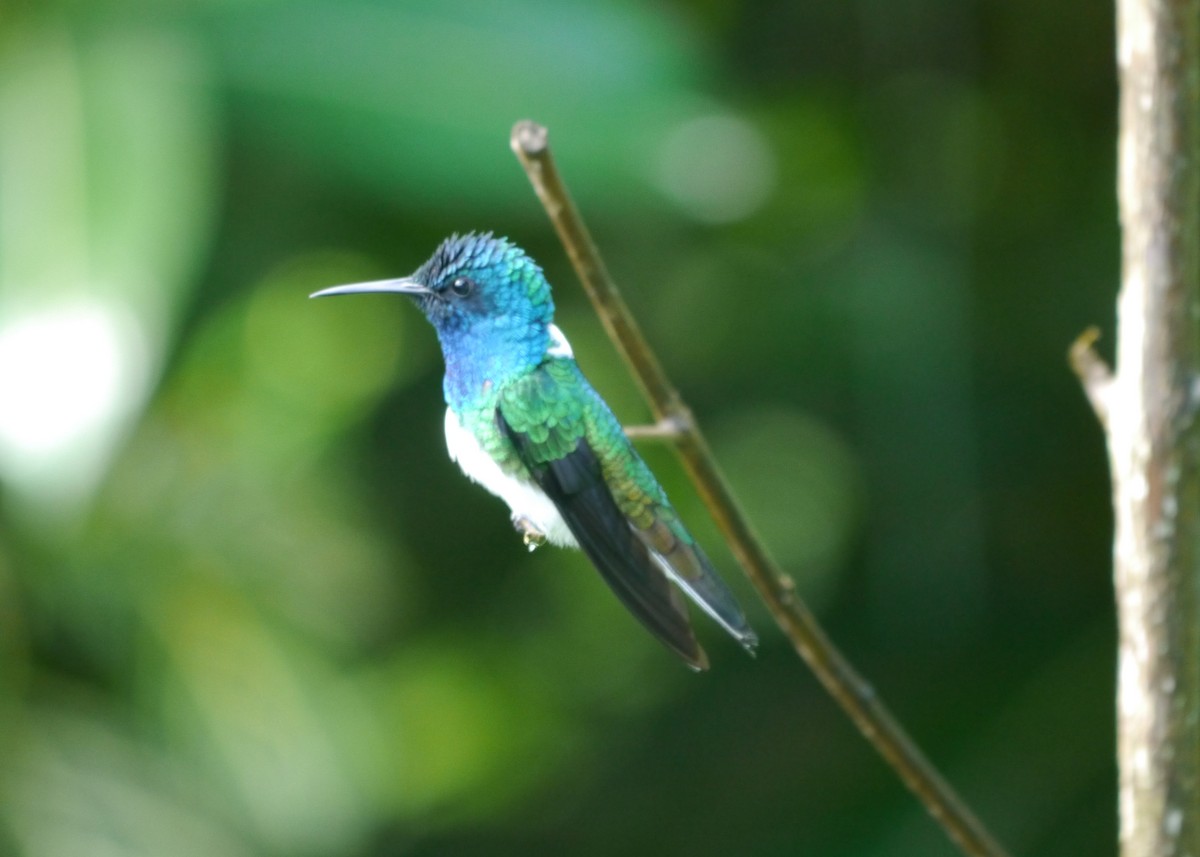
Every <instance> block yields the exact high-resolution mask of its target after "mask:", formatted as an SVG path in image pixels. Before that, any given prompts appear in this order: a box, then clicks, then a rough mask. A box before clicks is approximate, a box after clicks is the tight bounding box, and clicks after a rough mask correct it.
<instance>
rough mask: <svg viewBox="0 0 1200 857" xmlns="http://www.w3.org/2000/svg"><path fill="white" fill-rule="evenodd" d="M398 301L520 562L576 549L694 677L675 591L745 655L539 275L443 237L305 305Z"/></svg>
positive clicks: (526, 264) (495, 244)
mask: <svg viewBox="0 0 1200 857" xmlns="http://www.w3.org/2000/svg"><path fill="white" fill-rule="evenodd" d="M364 293H389V294H399V295H405V296H406V297H408V298H410V299H411V300H412V301H414V302H415V303H416V305H417V306H418V307H419V308H420V310H421V311H422V313H424V315H425V318H427V319H428V320H429V322H430V323H431V324H432V325H433V328H434V330H435V331H436V332H437V337H438V341H439V343H440V345H441V348H442V356H443V357H444V358H445V365H446V372H445V377H444V379H443V382H442V389H443V392H444V394H445V400H446V406H447V407H446V417H445V431H446V447H447V449H448V450H449V452H450V458H451V459H452V460H454V461H456V462H457V463H458V465H459V466H460V467H461V468H462V470H463V472H464V473H465V474H466V475H467V476H468V477H469V478H470V479H471V480H473V481H474V482H477V483H479V484H480V485H482V486H483V487H484V488H486V489H487V490H488V491H490V492H491V493H492V494H494V495H496V496H497V497H499V498H500V499H502V500H503V501H504V502H505V503H506V504H508V507H509V510H510V512H511V517H512V522H513V526H514V528H515V529H516V530H517V533H518V534H519V535H521V536H522V537H523V539H524V542H525V544H526V545H527V546H528V547H529V549H530V550H533V549H534V548H536V547H537V546H538V545H541V544H544V543H546V542H549V543H550V544H553V545H558V546H562V547H569V548H580V549H582V550H583V552H584V554H586V555H587V557H588V559H589V560H591V562H592V564H593V565H594V566H595V567H596V570H597V571H599V573H600V576H601V577H602V578H603V579H604V581H605V583H607V584H608V586H609V587H610V588H611V589H612V591H613V592H614V593H615V594H616V596H617V598H618V599H619V600H620V601H621V603H622V604H624V605H625V607H626V608H627V609H628V610H629V611H630V612H631V613H632V614H633V615H634V616H635V617H636V618H637V619H638V620H639V621H640V622H641V623H642V625H644V626H645V627H646V628H647V629H648V630H649V631H650V632H651V633H652V634H653V635H654V636H655V637H657V638H658V640H659V641H661V642H662V643H663V644H664V645H665V646H666V647H667V648H669V649H670V650H671V651H673V652H674V653H675V654H676V655H678V656H679V657H680V658H682V659H683V661H684V662H685V663H686V664H687V665H688V666H690V667H691V668H692V669H694V670H704V669H707V668H708V656H707V655H706V654H705V652H704V649H702V648H701V647H700V644H699V643H698V642H697V640H696V636H695V633H694V631H693V629H692V624H691V619H690V616H689V613H688V608H687V603H686V601H685V600H684V598H683V597H682V596H681V594H680V593H681V592H682V593H683V594H684V595H686V596H687V597H688V598H690V599H691V600H692V601H694V602H695V603H696V604H697V605H698V606H699V607H700V608H701V609H702V610H703V611H704V612H705V613H707V614H708V615H709V616H711V617H712V618H713V619H714V620H716V622H717V624H719V625H720V626H721V627H722V628H724V629H725V630H726V631H727V632H728V633H729V634H730V635H731V636H733V638H734V639H735V640H737V641H738V642H739V643H741V644H742V646H743V647H744V648H745V649H746V650H747V651H749V652H750V653H751V654H753V652H754V647H755V646H756V645H757V643H758V638H757V636H756V635H755V633H754V631H753V630H752V629H751V627H750V625H749V623H748V622H747V621H746V616H745V614H744V613H743V612H742V609H741V607H740V606H739V605H738V602H737V600H736V599H735V598H734V596H733V593H732V592H730V590H729V588H728V587H727V586H726V584H725V582H724V581H723V580H722V579H721V577H720V575H719V574H718V573H717V571H716V569H715V568H714V567H713V564H712V563H711V562H710V561H709V559H708V557H706V556H705V554H704V551H703V550H702V549H701V548H700V545H699V544H698V543H697V542H696V540H695V539H694V538H693V537H692V535H691V533H689V532H688V530H687V528H686V527H684V525H683V522H682V521H681V520H680V518H679V514H678V513H677V512H676V511H675V509H674V507H673V506H672V505H671V503H670V501H669V500H668V499H667V495H666V492H664V491H663V489H662V486H661V485H659V483H658V480H657V479H655V478H654V474H653V473H651V472H650V468H649V467H647V466H646V463H645V462H644V461H643V460H642V458H641V456H639V455H638V453H637V451H636V450H635V449H634V447H633V444H632V443H630V441H629V439H628V438H627V437H626V435H625V432H624V430H623V429H622V427H621V423H620V422H619V421H618V420H617V417H616V416H615V415H614V414H613V412H612V410H611V409H610V408H609V407H608V405H607V404H606V403H605V402H604V400H603V399H602V398H601V397H600V395H599V394H598V393H597V392H596V391H595V390H594V389H593V388H592V385H591V384H589V383H588V381H587V379H586V378H585V377H584V375H583V373H582V372H581V371H580V369H579V365H578V364H577V363H576V361H575V355H574V353H573V352H572V350H571V346H570V344H569V343H568V342H567V338H566V336H564V335H563V332H562V331H561V330H560V329H559V328H558V326H557V325H556V324H555V323H554V301H553V299H552V298H551V295H550V284H549V283H548V282H547V280H546V277H545V276H544V275H543V273H542V269H541V268H540V267H539V266H538V265H537V263H536V262H534V261H533V259H531V258H530V257H529V256H528V255H526V254H525V252H524V251H522V250H521V249H520V248H519V247H517V246H516V245H515V244H513V243H511V242H509V241H508V240H507V239H504V238H498V237H495V236H493V235H492V234H491V233H468V234H466V235H452V236H451V237H450V238H447V239H446V240H445V241H443V242H442V243H441V245H440V246H439V247H438V248H437V250H436V251H435V252H434V254H433V255H432V256H431V257H430V258H429V259H428V260H427V261H426V262H425V263H424V264H423V265H421V266H420V267H419V268H417V270H416V272H415V273H413V274H412V275H411V276H408V277H401V278H399V279H392V280H376V281H372V282H366V283H353V284H351V285H345V286H334V287H333V288H328V289H322V290H321V291H318V292H315V293H314V294H313V295H311V297H326V296H330V295H348V294H364Z"/></svg>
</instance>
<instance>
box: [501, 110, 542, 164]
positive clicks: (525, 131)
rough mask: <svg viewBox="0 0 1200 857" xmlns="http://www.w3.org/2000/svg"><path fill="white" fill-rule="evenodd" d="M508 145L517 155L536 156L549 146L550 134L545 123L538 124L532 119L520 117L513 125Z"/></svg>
mask: <svg viewBox="0 0 1200 857" xmlns="http://www.w3.org/2000/svg"><path fill="white" fill-rule="evenodd" d="M509 145H510V146H512V150H513V151H514V152H516V154H517V155H518V156H522V155H523V156H525V157H531V158H532V157H537V156H539V155H542V154H544V153H545V151H546V149H547V148H548V147H549V145H550V134H549V132H547V131H546V126H545V125H539V124H538V123H537V122H534V121H533V120H532V119H522V120H521V121H520V122H518V123H517V124H516V125H513V129H512V136H511V137H509Z"/></svg>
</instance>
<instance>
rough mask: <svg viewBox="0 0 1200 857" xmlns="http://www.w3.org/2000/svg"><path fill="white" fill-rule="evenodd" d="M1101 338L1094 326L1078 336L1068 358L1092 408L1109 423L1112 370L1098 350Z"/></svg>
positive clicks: (1102, 421)
mask: <svg viewBox="0 0 1200 857" xmlns="http://www.w3.org/2000/svg"><path fill="white" fill-rule="evenodd" d="M1099 339H1100V328H1098V327H1095V326H1092V327H1089V328H1088V329H1087V330H1085V331H1084V332H1083V333H1081V334H1079V336H1078V337H1076V339H1075V341H1074V342H1072V343H1071V349H1070V351H1069V352H1068V359H1069V360H1070V363H1071V368H1072V369H1073V370H1074V371H1075V374H1076V375H1077V376H1078V377H1079V382H1080V383H1081V384H1082V385H1083V392H1084V393H1085V394H1087V397H1088V401H1089V402H1090V403H1091V405H1092V410H1093V411H1095V413H1096V418H1097V419H1099V420H1100V423H1101V425H1106V424H1107V423H1108V391H1109V388H1110V387H1111V386H1112V380H1113V375H1112V370H1111V369H1109V368H1108V364H1107V363H1105V362H1104V358H1103V357H1101V356H1100V355H1099V353H1097V351H1096V348H1095V346H1096V343H1097V342H1098V341H1099Z"/></svg>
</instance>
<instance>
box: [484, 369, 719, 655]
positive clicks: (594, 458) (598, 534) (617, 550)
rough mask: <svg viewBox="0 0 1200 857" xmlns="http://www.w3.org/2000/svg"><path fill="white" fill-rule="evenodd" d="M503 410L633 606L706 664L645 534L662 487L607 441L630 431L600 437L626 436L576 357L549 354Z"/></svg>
mask: <svg viewBox="0 0 1200 857" xmlns="http://www.w3.org/2000/svg"><path fill="white" fill-rule="evenodd" d="M496 416H497V422H498V424H499V426H500V429H501V433H502V434H504V435H506V436H507V437H508V439H509V440H510V441H511V443H512V445H513V448H514V449H515V450H516V454H517V456H518V458H519V459H520V461H521V463H522V464H523V465H524V467H525V468H526V469H527V470H528V471H529V474H530V476H531V478H532V479H533V480H534V482H536V483H537V485H538V486H539V487H540V488H541V489H542V490H543V491H544V492H545V493H546V495H547V496H548V497H549V498H550V499H551V501H552V502H553V503H554V504H555V506H556V507H557V508H558V511H559V514H561V515H562V518H563V521H564V522H565V523H566V525H567V527H568V528H569V529H570V530H571V533H572V535H574V536H575V539H576V541H578V542H579V546H580V548H582V549H583V551H584V553H585V554H586V555H587V557H588V559H590V560H591V562H592V564H593V565H594V566H595V567H596V569H597V570H598V571H599V572H600V575H601V577H603V578H604V581H605V582H606V583H607V584H608V585H609V587H610V588H611V589H612V590H613V592H614V593H615V594H616V595H617V597H618V598H619V599H620V600H621V602H622V603H623V604H624V605H625V607H626V608H627V609H628V610H629V611H630V612H631V613H633V615H634V616H635V617H637V619H638V620H639V621H640V622H641V623H642V624H643V625H644V626H645V627H646V628H647V629H648V630H650V632H651V633H653V634H654V635H655V636H656V637H657V638H658V639H659V640H660V641H661V642H663V643H664V644H665V645H666V646H667V647H668V648H670V649H671V650H672V651H674V652H675V653H676V654H677V655H679V656H680V657H681V658H683V660H684V661H686V662H687V663H688V664H689V665H691V666H692V667H693V668H695V669H705V668H706V667H707V666H708V658H707V656H706V655H705V654H704V650H703V649H701V648H700V644H699V643H698V642H697V641H696V637H695V635H694V634H693V632H692V627H691V621H690V619H689V617H688V612H687V605H686V603H685V602H684V600H683V598H682V597H681V596H680V594H679V592H678V591H677V590H676V589H675V588H674V587H673V586H672V585H671V582H670V580H669V579H668V577H667V575H666V574H665V573H664V569H663V567H662V564H661V561H660V560H658V559H656V558H655V553H654V551H653V549H652V548H651V547H650V546H649V545H648V544H647V542H646V541H645V540H644V539H643V538H642V537H641V535H640V533H641V529H642V528H641V527H640V526H639V522H638V520H637V519H638V518H641V519H643V521H644V522H647V523H649V522H651V521H652V515H651V514H650V511H649V510H650V509H651V508H652V506H653V505H654V504H655V502H656V501H657V500H658V497H659V496H661V494H662V491H661V489H659V488H658V486H657V483H654V484H653V487H652V488H651V489H650V490H649V491H647V490H646V489H645V488H642V487H640V486H639V485H638V484H637V483H638V482H642V481H644V480H639V479H634V478H630V475H629V474H627V473H616V468H617V467H618V465H619V464H620V462H619V459H620V458H621V456H620V455H613V454H612V452H611V450H606V447H611V445H612V444H613V443H614V442H619V443H621V444H623V445H624V446H626V447H628V442H627V441H626V440H625V438H624V435H623V434H620V435H619V436H616V437H612V436H610V437H604V436H603V435H602V430H606V431H608V432H611V431H612V429H613V426H615V430H616V431H617V432H620V425H619V424H618V423H617V422H616V418H615V417H613V416H612V414H611V412H609V411H608V408H607V406H606V405H605V404H604V403H603V402H602V401H601V400H600V398H599V396H597V395H596V393H595V391H593V390H592V388H591V386H590V385H588V383H587V382H586V381H585V380H584V379H583V376H582V375H581V374H580V373H579V370H578V368H577V367H576V366H575V364H574V362H573V361H569V360H549V361H547V362H546V363H544V364H543V365H542V366H541V367H539V368H538V369H537V370H535V371H534V372H532V373H530V374H529V375H528V376H526V377H525V378H523V379H521V380H520V381H518V382H516V383H515V384H512V385H510V386H508V387H507V388H506V389H505V390H504V391H503V392H502V393H501V395H500V400H499V405H498V408H497V413H496ZM605 417H607V419H604V418H605ZM606 451H607V452H608V454H605V453H606ZM630 451H632V450H630ZM643 469H644V465H643ZM610 473H613V474H614V475H617V476H620V477H621V478H620V479H618V480H617V481H616V482H614V483H613V484H615V485H616V486H617V488H618V491H617V492H616V493H614V491H613V490H612V489H611V488H610V481H609V478H608V477H609V474H610ZM647 473H648V471H647ZM650 481H651V483H653V477H650ZM655 495H658V496H655ZM665 499H666V498H665V497H662V501H663V502H665Z"/></svg>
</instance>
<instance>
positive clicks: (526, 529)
mask: <svg viewBox="0 0 1200 857" xmlns="http://www.w3.org/2000/svg"><path fill="white" fill-rule="evenodd" d="M513 528H514V529H515V530H516V531H517V532H518V533H520V534H521V540H522V541H524V542H525V547H527V548H529V552H530V553H533V552H534V551H535V550H537V549H538V548H540V547H541V546H542V545H544V544H545V543H546V534H545V533H543V532H542V531H541V530H539V529H538V527H537V524H535V523H534V522H533V521H531V520H529V519H528V518H526V517H524V516H521V517H517V518H513Z"/></svg>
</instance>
